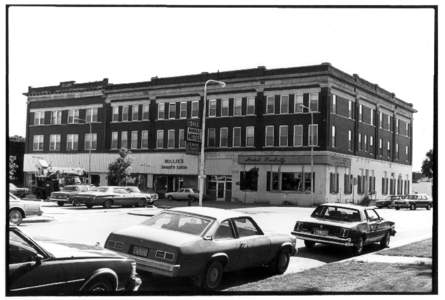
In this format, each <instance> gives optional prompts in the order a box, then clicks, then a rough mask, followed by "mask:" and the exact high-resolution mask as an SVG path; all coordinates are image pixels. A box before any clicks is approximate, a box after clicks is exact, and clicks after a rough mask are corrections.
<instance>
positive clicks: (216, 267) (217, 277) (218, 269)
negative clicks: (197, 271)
mask: <svg viewBox="0 0 445 300" xmlns="http://www.w3.org/2000/svg"><path fill="white" fill-rule="evenodd" d="M223 272H224V270H223V265H222V263H221V262H220V261H219V260H214V261H212V262H210V263H209V265H208V266H207V268H206V270H205V272H204V276H203V278H202V279H203V280H202V286H201V287H202V288H203V289H204V290H207V291H211V290H215V289H216V288H217V287H218V286H219V285H220V283H221V280H222V276H223Z"/></svg>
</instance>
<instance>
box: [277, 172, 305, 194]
mask: <svg viewBox="0 0 445 300" xmlns="http://www.w3.org/2000/svg"><path fill="white" fill-rule="evenodd" d="M298 175H300V176H298ZM300 187H301V174H299V173H281V190H282V191H298V190H299V188H300Z"/></svg>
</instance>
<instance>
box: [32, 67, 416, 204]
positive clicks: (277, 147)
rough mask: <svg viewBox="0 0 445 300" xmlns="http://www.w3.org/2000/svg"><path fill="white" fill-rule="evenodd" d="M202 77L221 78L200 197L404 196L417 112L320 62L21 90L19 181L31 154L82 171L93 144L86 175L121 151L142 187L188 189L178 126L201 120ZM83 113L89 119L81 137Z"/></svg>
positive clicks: (99, 176) (189, 176) (102, 171)
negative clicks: (128, 155) (23, 121)
mask: <svg viewBox="0 0 445 300" xmlns="http://www.w3.org/2000/svg"><path fill="white" fill-rule="evenodd" d="M208 79H216V80H222V81H224V82H225V83H226V87H225V88H220V87H215V86H209V89H208V102H207V111H206V116H207V117H206V132H205V134H206V137H205V146H206V165H205V168H206V170H205V174H206V176H207V177H206V185H205V193H206V194H207V196H208V197H209V198H210V199H216V200H221V201H243V202H254V201H260V202H264V201H267V202H270V203H274V204H281V203H283V202H288V203H293V204H297V205H304V206H308V205H314V204H317V203H323V202H328V201H339V202H358V201H360V200H361V199H362V198H364V197H366V196H370V197H371V198H381V197H383V196H384V195H389V194H406V193H409V192H410V190H411V178H412V167H411V163H412V144H413V141H412V132H413V129H412V128H413V113H415V112H416V110H415V109H414V108H413V106H412V104H410V103H407V102H404V101H402V100H400V99H398V98H396V97H395V95H394V94H393V93H390V92H388V91H386V90H384V89H382V88H380V87H379V86H378V85H376V84H373V83H370V82H368V81H366V80H364V79H362V78H361V77H359V76H358V75H356V74H354V75H353V76H351V75H348V74H346V73H344V72H342V71H341V70H339V69H337V68H335V67H333V66H331V65H330V64H328V63H324V64H321V65H314V66H305V67H293V68H283V69H272V70H268V69H266V68H265V67H258V68H254V69H245V70H236V71H227V72H217V73H201V74H195V75H185V76H178V77H169V78H157V77H154V78H152V79H151V80H150V81H145V82H135V83H125V84H111V83H109V82H108V80H107V79H104V80H102V81H96V82H88V83H75V82H74V81H68V82H61V83H60V85H57V86H47V87H37V88H32V87H30V88H29V89H28V91H27V92H26V93H25V95H26V96H27V97H28V110H27V135H26V136H27V140H26V144H27V147H26V155H25V172H26V174H27V182H31V180H32V174H33V172H34V171H35V165H36V162H37V160H38V159H39V158H42V159H45V160H46V161H48V162H51V164H52V166H57V167H82V168H84V169H86V170H88V157H89V155H88V152H89V149H91V151H92V159H91V174H92V176H93V178H92V182H93V183H94V182H97V183H100V184H107V183H108V181H107V178H106V174H107V169H108V164H109V163H110V162H112V161H114V160H115V159H116V158H117V157H118V149H119V148H121V147H126V148H129V149H131V151H132V152H133V154H132V156H133V158H134V162H133V165H132V172H133V173H134V174H136V175H137V176H138V182H139V183H140V185H141V186H142V187H148V188H154V189H155V190H157V191H172V190H177V189H178V188H180V187H183V186H184V187H197V182H198V178H197V174H198V158H199V156H195V155H191V154H187V153H186V151H185V150H186V149H185V145H186V142H185V135H186V125H187V123H188V122H190V121H197V122H198V123H199V122H200V117H201V115H202V109H203V85H204V82H205V81H206V80H208ZM311 114H313V118H314V124H311ZM84 121H86V122H88V123H90V124H91V126H92V134H91V135H90V133H89V125H88V124H84ZM311 145H313V146H314V155H313V161H314V168H313V173H312V168H311V163H310V162H311V151H310V150H311ZM311 173H312V174H311ZM311 181H313V183H314V185H313V186H314V202H312V198H311Z"/></svg>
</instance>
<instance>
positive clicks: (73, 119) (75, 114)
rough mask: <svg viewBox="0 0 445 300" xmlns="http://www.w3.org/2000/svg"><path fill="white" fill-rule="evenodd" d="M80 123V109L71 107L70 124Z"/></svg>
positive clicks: (69, 112) (69, 113)
mask: <svg viewBox="0 0 445 300" xmlns="http://www.w3.org/2000/svg"><path fill="white" fill-rule="evenodd" d="M78 123H79V110H78V109H70V110H69V111H68V124H78Z"/></svg>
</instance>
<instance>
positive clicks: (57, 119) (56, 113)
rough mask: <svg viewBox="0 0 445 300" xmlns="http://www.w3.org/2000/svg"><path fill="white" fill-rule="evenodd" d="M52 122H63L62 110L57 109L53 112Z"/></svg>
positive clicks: (54, 123)
mask: <svg viewBox="0 0 445 300" xmlns="http://www.w3.org/2000/svg"><path fill="white" fill-rule="evenodd" d="M51 124H53V125H60V124H62V111H61V110H55V111H52V112H51Z"/></svg>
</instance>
